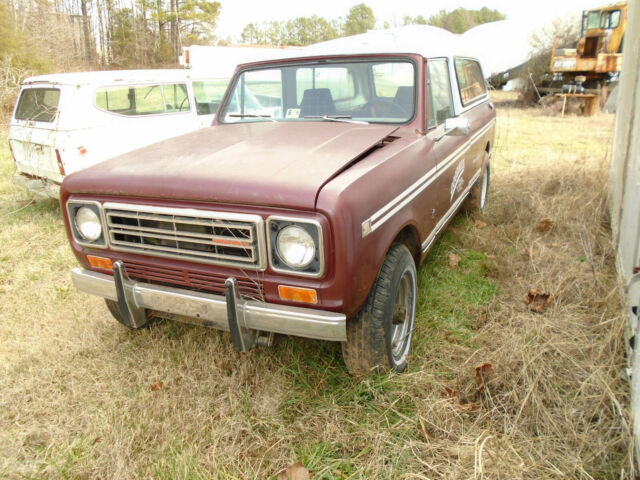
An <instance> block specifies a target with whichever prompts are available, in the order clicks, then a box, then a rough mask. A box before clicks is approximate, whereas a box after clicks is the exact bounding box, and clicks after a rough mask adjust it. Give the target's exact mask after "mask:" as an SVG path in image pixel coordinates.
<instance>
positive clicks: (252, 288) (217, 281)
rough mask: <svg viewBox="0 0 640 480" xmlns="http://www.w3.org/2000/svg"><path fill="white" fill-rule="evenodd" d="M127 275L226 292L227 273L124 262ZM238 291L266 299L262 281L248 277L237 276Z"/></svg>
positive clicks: (155, 281)
mask: <svg viewBox="0 0 640 480" xmlns="http://www.w3.org/2000/svg"><path fill="white" fill-rule="evenodd" d="M124 267H125V271H126V272H127V276H128V277H129V278H130V279H132V280H138V281H141V280H142V281H147V282H151V283H154V284H162V285H167V286H179V287H187V288H191V289H194V290H202V291H206V292H212V293H217V294H220V295H224V294H225V286H224V282H225V280H226V279H227V277H228V276H227V275H222V274H215V273H213V274H212V273H201V272H196V271H193V270H191V269H181V268H170V267H159V266H157V265H153V264H145V263H140V262H129V261H125V262H124ZM236 280H237V282H238V293H239V294H240V295H241V296H242V297H245V298H252V299H255V300H261V301H264V289H263V286H262V282H261V281H259V280H254V279H251V278H248V277H236Z"/></svg>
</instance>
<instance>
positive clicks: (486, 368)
mask: <svg viewBox="0 0 640 480" xmlns="http://www.w3.org/2000/svg"><path fill="white" fill-rule="evenodd" d="M494 370H495V367H494V366H493V364H492V363H483V364H482V365H478V366H477V367H475V368H474V369H473V372H474V376H475V378H476V384H477V385H478V388H476V392H478V393H482V391H483V390H484V385H485V379H486V378H487V376H488V375H489V374H490V373H491V372H493V371H494Z"/></svg>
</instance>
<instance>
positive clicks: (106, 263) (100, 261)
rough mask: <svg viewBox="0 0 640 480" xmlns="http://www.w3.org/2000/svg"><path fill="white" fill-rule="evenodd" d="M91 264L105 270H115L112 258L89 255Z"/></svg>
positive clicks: (88, 258)
mask: <svg viewBox="0 0 640 480" xmlns="http://www.w3.org/2000/svg"><path fill="white" fill-rule="evenodd" d="M87 260H89V265H91V266H92V267H94V268H103V269H105V270H113V262H112V261H111V259H110V258H104V257H96V256H93V255H87Z"/></svg>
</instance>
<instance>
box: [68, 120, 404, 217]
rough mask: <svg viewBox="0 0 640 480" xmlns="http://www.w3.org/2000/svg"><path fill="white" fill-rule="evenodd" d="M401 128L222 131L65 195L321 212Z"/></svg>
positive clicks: (147, 152) (76, 181) (190, 138)
mask: <svg viewBox="0 0 640 480" xmlns="http://www.w3.org/2000/svg"><path fill="white" fill-rule="evenodd" d="M397 128H398V127H397V126H393V125H392V126H384V125H360V124H352V123H345V122H281V123H275V122H255V123H239V124H232V125H228V124H227V125H218V126H214V127H209V128H205V129H202V130H197V131H195V132H191V133H188V134H186V135H182V136H180V137H175V138H171V139H169V140H165V141H162V142H160V143H156V144H153V145H149V146H147V147H144V148H141V149H138V150H135V151H133V152H129V153H126V154H124V155H120V156H118V157H115V158H113V159H111V160H107V161H105V162H102V163H100V164H98V165H95V166H93V167H91V168H88V169H86V170H82V171H80V172H77V173H74V174H73V175H70V176H68V177H67V178H66V179H65V181H64V182H63V184H62V192H63V194H64V192H67V193H69V194H80V193H84V194H99V195H113V196H137V197H155V198H164V199H175V200H194V201H207V202H216V203H236V204H253V205H269V206H274V207H285V208H287V207H294V208H298V209H313V208H314V207H315V201H316V198H317V194H318V192H319V190H320V189H321V188H322V186H323V185H324V184H325V183H326V182H327V181H329V180H330V179H331V178H333V177H334V176H335V175H337V174H338V173H339V172H340V171H342V170H343V169H344V168H346V167H347V166H348V165H349V164H350V163H352V162H353V161H354V160H356V159H357V158H358V157H359V156H361V155H362V154H363V153H365V152H367V151H368V150H370V149H371V148H372V147H374V146H375V145H376V144H378V143H379V142H380V141H381V140H383V139H384V138H385V137H387V136H388V135H390V134H391V133H393V132H394V131H395V130H396V129H397ZM114 141H117V140H115V139H114Z"/></svg>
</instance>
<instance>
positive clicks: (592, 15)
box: [587, 10, 600, 30]
mask: <svg viewBox="0 0 640 480" xmlns="http://www.w3.org/2000/svg"><path fill="white" fill-rule="evenodd" d="M599 26H600V10H598V11H597V12H589V14H588V16H587V30H591V29H593V28H598V27H599Z"/></svg>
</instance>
